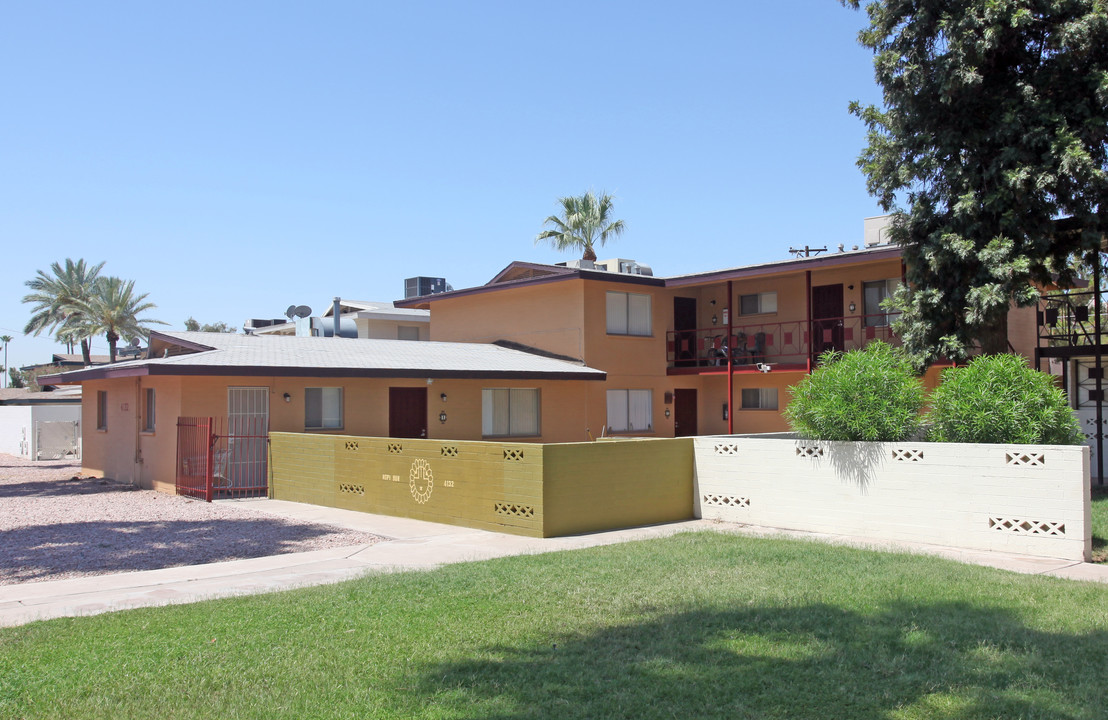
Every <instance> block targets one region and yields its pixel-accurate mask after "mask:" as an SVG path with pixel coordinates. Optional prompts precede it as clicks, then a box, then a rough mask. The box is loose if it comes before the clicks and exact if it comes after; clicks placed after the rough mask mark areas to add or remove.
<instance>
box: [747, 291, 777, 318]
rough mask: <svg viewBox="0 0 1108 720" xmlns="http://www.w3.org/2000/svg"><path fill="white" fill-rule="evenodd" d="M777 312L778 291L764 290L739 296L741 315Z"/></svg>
mask: <svg viewBox="0 0 1108 720" xmlns="http://www.w3.org/2000/svg"><path fill="white" fill-rule="evenodd" d="M775 312H777V293H776V292H764V293H754V294H753V295H740V296H739V314H740V315H760V314H763V313H775Z"/></svg>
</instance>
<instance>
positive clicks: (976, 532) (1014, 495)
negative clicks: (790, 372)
mask: <svg viewBox="0 0 1108 720" xmlns="http://www.w3.org/2000/svg"><path fill="white" fill-rule="evenodd" d="M694 442H695V445H694V447H695V453H694V464H695V475H694V492H695V493H696V498H695V504H694V511H695V513H696V515H697V516H698V517H703V518H711V519H719V520H724V521H728V522H739V523H748V524H751V525H762V526H767V527H777V528H785V529H790V530H806V531H812V532H825V533H834V534H841V535H853V536H858V537H862V538H869V539H874V540H894V541H896V540H899V541H911V542H922V543H930V544H936V545H947V546H952V547H957V548H964V549H971V550H996V551H1002V552H1012V553H1020V554H1024V555H1037V556H1042V557H1052V558H1063V559H1068V560H1088V559H1089V557H1090V554H1091V551H1092V532H1091V526H1090V515H1089V513H1090V509H1089V449H1088V448H1087V447H1084V446H1054V445H1048V446H1029V445H1007V446H1006V445H968V444H958V443H925V442H909V443H833V442H814V441H806V440H795V439H769V438H755V437H700V438H696V440H695V441H694Z"/></svg>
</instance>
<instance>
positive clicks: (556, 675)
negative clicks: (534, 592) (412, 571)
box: [412, 601, 1108, 720]
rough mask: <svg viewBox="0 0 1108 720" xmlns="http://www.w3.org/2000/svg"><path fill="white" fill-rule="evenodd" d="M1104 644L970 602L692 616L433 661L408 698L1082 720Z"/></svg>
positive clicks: (560, 706)
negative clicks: (482, 656)
mask: <svg viewBox="0 0 1108 720" xmlns="http://www.w3.org/2000/svg"><path fill="white" fill-rule="evenodd" d="M1106 648H1108V633H1106V632H1105V631H1103V630H1098V631H1096V632H1092V633H1088V634H1084V635H1082V634H1077V635H1075V634H1065V633H1057V634H1055V633H1048V632H1042V631H1039V630H1035V629H1031V628H1028V627H1026V626H1025V625H1023V624H1022V623H1021V622H1020V620H1019V618H1018V617H1017V615H1016V613H1015V612H1010V611H1007V610H998V609H988V608H981V607H974V606H971V605H967V604H921V603H916V602H911V601H901V602H896V603H893V604H891V605H889V606H888V607H886V608H885V609H883V610H876V609H875V610H874V612H872V613H869V612H867V613H858V612H854V611H850V610H844V609H843V608H839V607H834V606H828V605H819V604H816V605H805V606H796V607H780V606H769V607H765V606H763V607H751V608H744V609H741V610H734V611H730V610H717V609H712V610H695V611H688V612H682V613H678V614H675V615H667V616H663V617H659V618H657V619H655V620H652V621H648V622H644V623H640V624H633V625H623V626H617V627H612V628H605V629H602V630H600V631H598V632H596V633H594V634H590V635H586V636H582V637H575V638H570V639H559V640H558V641H557V644H556V646H555V645H554V644H553V641H552V643H551V644H550V645H545V646H544V647H542V648H524V649H520V648H516V647H497V648H490V649H488V651H487V653H486V654H487V656H490V659H482V660H470V661H460V662H455V663H445V664H441V665H436V666H434V667H431V668H428V669H426V670H425V671H424V672H423V673H422V676H421V680H420V681H419V683H418V685H417V688H416V689H417V692H416V693H414V694H413V698H424V699H425V700H424V701H422V702H421V701H420V700H416V699H413V700H412V702H413V703H419V704H420V705H422V706H424V707H425V708H426V706H427V705H429V704H433V705H435V706H438V707H439V708H440V709H445V710H446V711H447V712H448V713H450V712H452V713H457V714H456V715H454V714H451V715H450V716H451V717H482V718H498V719H500V720H509V719H512V720H531V719H536V718H547V717H556V718H607V717H618V718H655V717H656V718H663V717H664V718H671V717H677V718H715V717H719V718H763V719H765V718H774V719H785V718H819V719H820V720H828V719H831V718H843V719H849V720H864V719H867V718H882V719H887V718H892V717H902V716H903V715H902V713H903V712H904V708H905V707H910V709H911V711H912V712H911V713H909V714H908V716H910V717H942V718H998V717H1005V718H1009V717H1010V718H1015V717H1050V718H1092V717H1103V712H1104V708H1105V707H1108V692H1106V690H1105V683H1104V673H1105V671H1106V670H1108V667H1106V665H1105V650H1106Z"/></svg>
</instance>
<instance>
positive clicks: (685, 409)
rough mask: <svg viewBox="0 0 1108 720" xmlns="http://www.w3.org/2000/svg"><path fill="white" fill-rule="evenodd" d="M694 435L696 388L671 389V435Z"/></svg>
mask: <svg viewBox="0 0 1108 720" xmlns="http://www.w3.org/2000/svg"><path fill="white" fill-rule="evenodd" d="M690 435H696V390H674V391H673V436H674V437H688V436H690Z"/></svg>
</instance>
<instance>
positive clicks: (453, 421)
mask: <svg viewBox="0 0 1108 720" xmlns="http://www.w3.org/2000/svg"><path fill="white" fill-rule="evenodd" d="M590 384H599V383H595V382H588V381H581V380H571V381H554V380H544V381H527V380H475V379H458V380H450V379H436V380H433V382H432V383H431V384H428V383H427V380H426V379H424V378H415V379H386V378H273V377H254V378H237V377H142V378H127V379H119V380H94V381H89V382H87V383H85V389H84V400H83V413H85V417H86V422H85V423H84V425H83V442H84V463H83V464H84V468H85V471H86V472H89V473H94V474H96V475H102V476H109V477H112V478H115V479H117V480H120V481H123V482H131V483H134V484H136V485H139V486H141V487H145V488H154V489H158V490H163V491H169V492H172V491H173V489H174V486H175V473H176V470H175V463H176V452H177V445H176V442H177V435H176V423H177V418H178V417H179V416H180V417H215V418H225V417H226V416H227V394H228V388H229V387H264V388H266V389H267V390H268V391H269V424H270V430H272V431H275V432H308V433H310V434H312V435H351V434H353V435H361V436H375V437H387V436H388V432H389V407H388V398H389V388H390V387H418V388H426V389H427V415H428V418H427V432H428V436H429V437H430V438H448V439H455V440H481V439H482V436H481V391H482V389H484V388H501V387H510V388H538V389H539V392H540V403H541V420H540V427H541V430H542V434H541V435H540V436H537V437H527V438H506V439H504V441H505V442H518V441H521V440H526V441H535V442H576V441H584V440H587V439H588V438H589V435H588V432H587V430H588V426H587V424H586V422H585V420H584V419H585V418H587V417H588V416H589V407H588V403H589V398H590V396H589V395H588V393H587V386H588V385H590ZM147 387H153V388H155V390H156V392H157V396H156V397H157V425H156V428H155V431H154V432H153V433H147V432H142V431H141V430H140V423H141V422H142V418H141V407H142V398H143V393H142V391H143V389H145V388H147ZM308 387H342V388H343V420H344V425H343V427H342V428H339V429H334V430H311V431H306V430H305V428H304V389H305V388H308ZM105 389H106V390H107V391H108V394H109V396H108V406H109V417H108V429H107V431H97V430H96V392H97V391H98V390H105ZM285 393H288V394H289V396H290V399H289V402H287V403H286V402H285V401H284V394H285ZM443 393H445V394H446V396H447V399H446V401H445V402H443V401H442V399H441V395H442V394H443ZM441 412H445V413H446V415H447V421H446V422H445V423H442V422H440V421H439V414H440V413H441ZM599 412H600V413H601V416H602V414H603V412H604V405H603V404H601V406H600V410H599ZM598 422H602V420H598ZM596 434H599V432H597V433H596Z"/></svg>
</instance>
